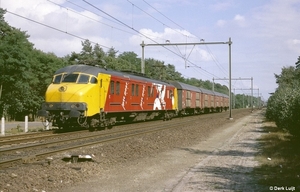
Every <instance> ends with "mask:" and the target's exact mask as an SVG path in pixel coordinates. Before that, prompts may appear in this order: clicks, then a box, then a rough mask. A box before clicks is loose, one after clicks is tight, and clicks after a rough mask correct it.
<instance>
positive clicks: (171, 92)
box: [170, 90, 173, 98]
mask: <svg viewBox="0 0 300 192" xmlns="http://www.w3.org/2000/svg"><path fill="white" fill-rule="evenodd" d="M172 97H173V91H172V90H170V98H172Z"/></svg>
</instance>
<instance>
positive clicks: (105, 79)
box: [98, 73, 111, 112]
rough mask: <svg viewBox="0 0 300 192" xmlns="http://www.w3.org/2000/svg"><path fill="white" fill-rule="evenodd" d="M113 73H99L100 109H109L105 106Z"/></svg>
mask: <svg viewBox="0 0 300 192" xmlns="http://www.w3.org/2000/svg"><path fill="white" fill-rule="evenodd" d="M110 79H111V75H109V74H103V73H99V74H98V82H99V109H100V111H103V112H104V111H107V110H109V109H106V108H105V104H106V100H107V94H108V89H109V83H110Z"/></svg>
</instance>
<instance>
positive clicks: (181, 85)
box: [170, 81, 228, 97]
mask: <svg viewBox="0 0 300 192" xmlns="http://www.w3.org/2000/svg"><path fill="white" fill-rule="evenodd" d="M170 83H171V84H173V85H174V86H175V87H176V88H177V89H184V90H190V91H196V92H201V93H205V94H210V95H217V96H222V97H228V95H226V94H223V93H219V92H215V91H212V90H208V89H204V88H201V87H195V86H193V85H189V84H185V83H181V82H178V81H170Z"/></svg>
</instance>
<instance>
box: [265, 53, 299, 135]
mask: <svg viewBox="0 0 300 192" xmlns="http://www.w3.org/2000/svg"><path fill="white" fill-rule="evenodd" d="M295 64H296V65H295V66H290V67H284V68H283V69H282V72H281V74H280V75H276V74H275V78H276V83H277V84H278V88H277V89H276V91H275V93H273V94H272V96H271V97H270V98H269V100H268V107H267V111H266V117H267V119H268V120H271V121H274V122H275V123H276V125H277V126H278V127H279V128H282V129H284V130H287V131H288V132H289V133H290V134H292V135H293V136H295V137H299V136H300V57H298V60H297V62H296V63H295Z"/></svg>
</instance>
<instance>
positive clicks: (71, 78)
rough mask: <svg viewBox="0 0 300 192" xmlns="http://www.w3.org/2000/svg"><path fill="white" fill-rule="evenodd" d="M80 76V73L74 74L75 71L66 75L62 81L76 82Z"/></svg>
mask: <svg viewBox="0 0 300 192" xmlns="http://www.w3.org/2000/svg"><path fill="white" fill-rule="evenodd" d="M78 76H79V74H74V73H72V74H68V75H65V77H64V79H63V80H62V82H63V83H76V81H77V78H78Z"/></svg>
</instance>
